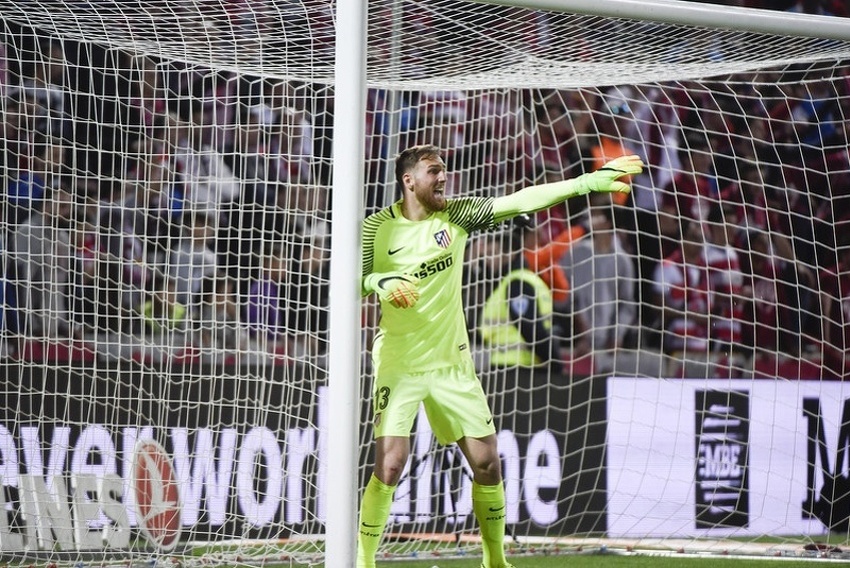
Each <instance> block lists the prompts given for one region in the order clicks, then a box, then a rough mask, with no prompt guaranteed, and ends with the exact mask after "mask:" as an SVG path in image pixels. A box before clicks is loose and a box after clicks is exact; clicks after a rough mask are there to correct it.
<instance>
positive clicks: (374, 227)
mask: <svg viewBox="0 0 850 568" xmlns="http://www.w3.org/2000/svg"><path fill="white" fill-rule="evenodd" d="M392 216H393V212H392V208H391V207H388V208H386V209H382V210H381V211H379V212H377V213H374V214H372V215H369V216H368V217H366V218H365V219H364V220H363V225H362V231H361V236H360V255H361V261H362V264H361V274H360V293H361V294H362V295H363V296H366V295H368V292H367V291H366V290H365V289H364V288H363V280H364V279H365V278H366V277H367V276H369V275H370V274H372V267H373V266H374V264H375V238H376V236H377V234H378V229H380V227H381V225H382V224H384V222H386V221H387V220H388V219H391V218H392Z"/></svg>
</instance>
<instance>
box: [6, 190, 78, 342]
mask: <svg viewBox="0 0 850 568" xmlns="http://www.w3.org/2000/svg"><path fill="white" fill-rule="evenodd" d="M74 208H75V204H74V200H73V197H72V196H71V194H70V193H68V192H67V191H66V190H64V189H62V188H54V189H52V190H51V191H50V192H49V193H48V194H47V195H46V199H45V200H44V202H43V207H42V208H41V210H39V211H36V212H34V213H33V215H32V216H31V217H30V218H29V219H27V220H26V221H24V222H22V223H21V224H20V225H19V226H18V227H17V229H16V230H15V232H14V234H13V236H12V242H11V247H10V251H9V252H10V256H11V259H12V261H13V262H14V270H15V276H16V297H17V303H18V308H19V310H20V314H21V317H22V318H23V322H22V325H23V328H22V330H21V333H22V334H24V335H25V336H27V337H31V338H39V337H43V338H49V339H62V338H64V339H67V338H68V337H70V335H71V333H70V332H71V320H70V318H69V314H68V307H69V301H68V284H69V282H70V276H69V268H70V266H69V265H70V258H71V233H70V230H69V229H70V227H71V221H72V220H73V218H74V215H75V213H74Z"/></svg>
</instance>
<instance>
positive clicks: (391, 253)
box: [387, 247, 404, 256]
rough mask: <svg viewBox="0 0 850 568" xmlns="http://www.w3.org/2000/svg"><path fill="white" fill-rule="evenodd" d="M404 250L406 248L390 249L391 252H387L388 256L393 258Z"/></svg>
mask: <svg viewBox="0 0 850 568" xmlns="http://www.w3.org/2000/svg"><path fill="white" fill-rule="evenodd" d="M403 248H404V247H398V248H397V249H390V250H388V251H387V254H388V255H390V256H392V255H394V254H395V253H397V252H398V251H400V250H401V249H403Z"/></svg>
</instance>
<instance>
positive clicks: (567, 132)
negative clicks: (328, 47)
mask: <svg viewBox="0 0 850 568" xmlns="http://www.w3.org/2000/svg"><path fill="white" fill-rule="evenodd" d="M730 4H737V5H745V6H749V7H769V8H771V9H774V8H780V6H779V4H780V3H779V2H771V3H766V2H752V1H740V2H730ZM761 4H770V6H756V5H761ZM781 9H789V10H798V11H806V12H811V13H822V14H826V13H829V14H833V15H840V16H846V15H847V8H846V7H845V6H844V3H841V2H807V1H800V2H796V3H795V2H785V3H783V6H782V7H781ZM21 38H24V39H21ZM4 52H5V56H4V57H5V65H4V79H3V82H2V104H3V136H2V139H0V142H2V145H3V152H2V153H0V156H2V157H0V159H2V160H3V171H4V172H5V179H4V188H3V195H2V204H3V206H2V208H0V216H2V218H0V225H2V229H3V230H2V232H0V247H2V256H1V257H0V258H2V260H3V263H4V265H3V266H2V276H3V286H0V292H2V294H3V301H2V305H3V310H4V312H3V333H4V337H5V339H6V342H5V349H6V350H7V351H8V354H9V355H11V356H14V357H19V358H24V357H33V358H36V357H45V356H47V355H46V352H44V351H43V350H44V349H46V348H48V347H49V346H51V345H56V344H59V343H61V344H71V345H78V344H95V345H97V347H96V348H95V349H102V350H104V351H105V352H106V354H111V355H115V356H118V357H125V356H130V357H146V356H148V355H146V354H145V353H150V351H145V349H143V348H140V345H142V346H144V345H152V344H156V345H168V348H169V349H170V351H169V353H171V354H172V355H174V354H176V356H180V357H189V358H192V357H196V356H199V354H201V355H203V354H204V353H211V352H215V353H220V354H224V356H225V357H229V358H231V359H232V358H233V357H238V356H239V354H245V353H262V354H264V356H269V357H271V358H275V357H280V358H284V359H287V360H307V361H312V362H316V363H317V364H319V365H321V364H322V361H323V359H324V357H325V356H326V354H327V321H328V288H329V262H328V261H329V256H330V234H329V226H330V225H329V223H330V221H331V219H330V210H331V204H330V192H329V184H330V164H331V144H330V141H331V139H332V136H331V128H332V126H333V113H334V111H335V110H336V109H335V108H334V106H333V98H332V89H331V88H330V87H327V86H324V85H313V84H304V83H299V82H293V81H284V80H278V79H272V78H266V77H255V76H249V75H238V74H236V73H234V72H230V71H220V70H213V69H207V68H203V67H198V66H191V65H187V64H181V63H176V62H173V61H164V60H159V59H156V58H153V57H148V56H138V55H131V54H128V53H123V52H120V51H115V50H105V49H104V50H101V49H98V48H96V47H92V46H88V45H86V46H83V45H82V44H77V43H74V42H68V41H64V42H59V41H57V40H55V39H50V38H45V37H39V36H37V35H35V34H33V35H32V36H31V37H27V36H26V34H24V33H21V35H20V37H18V38H16V39H15V41H14V42H10V43H7V45H5V49H4ZM846 73H847V68H846V67H844V66H835V67H830V68H829V69H825V68H817V67H816V66H807V67H801V68H791V69H788V68H786V69H781V70H777V71H776V72H775V73H773V74H767V75H765V76H763V77H761V78H760V79H759V81H758V83H755V82H752V81H750V80H748V78H747V77H746V76H743V75H742V76H740V77H731V78H727V79H724V80H718V81H716V82H713V83H712V82H672V83H669V84H658V85H646V86H630V87H620V88H613V89H581V90H572V91H555V90H552V91H541V90H533V91H532V90H524V91H523V90H517V91H480V92H479V91H475V92H473V91H469V92H467V91H461V90H457V91H404V92H390V91H386V90H381V89H370V91H369V93H368V95H369V96H368V103H367V104H368V112H367V122H366V126H367V137H368V138H367V140H366V176H367V179H366V183H367V186H366V193H365V197H366V208H367V212H368V211H372V210H374V209H375V208H378V207H381V206H383V205H386V204H388V203H390V202H391V201H393V200H394V199H395V198H396V197H397V196H396V193H395V186H394V181H393V180H392V179H391V178H390V176H391V172H390V171H389V168H388V164H389V163H390V157H391V155H392V154H393V153H394V151H397V150H398V149H399V148H403V147H404V146H406V145H408V144H413V143H420V142H430V143H434V144H437V145H439V146H441V147H442V148H444V149H445V156H444V157H445V159H446V162H447V164H448V166H449V172H450V179H449V191H450V192H454V193H455V194H458V193H460V192H463V193H465V194H468V193H470V192H472V193H477V194H481V195H493V194H499V193H509V192H512V191H515V190H517V189H519V188H521V187H523V186H525V185H528V184H536V183H544V182H547V181H555V180H560V179H564V178H567V177H572V176H576V175H580V174H581V173H583V172H586V171H591V170H593V169H595V168H597V167H599V166H600V165H601V164H602V163H604V162H605V161H607V160H610V159H612V158H614V157H617V156H619V155H623V154H625V153H632V152H633V153H637V154H639V155H641V156H643V157H644V159H645V160H646V161H647V163H648V164H649V167H648V168H647V171H646V172H645V173H644V174H642V175H641V176H637V177H635V179H633V180H631V181H632V183H633V188H634V190H633V193H632V194H631V195H630V196H628V197H626V198H624V199H620V198H617V199H611V198H610V197H603V198H598V197H597V198H593V199H584V198H581V199H576V200H572V201H570V202H568V203H566V204H564V206H562V207H557V208H555V209H554V210H552V211H550V212H547V213H546V214H539V215H538V216H537V218H536V219H534V220H533V221H534V223H533V229H531V230H529V228H528V227H525V232H524V234H523V237H522V246H521V247H520V248H521V250H522V251H523V255H522V256H523V262H524V263H526V265H527V266H529V267H531V268H532V269H533V270H535V271H536V272H538V273H539V274H540V275H541V276H542V277H543V278H544V280H545V281H546V283H547V285H548V286H549V287H550V290H551V292H552V295H553V300H554V306H555V309H554V314H553V326H552V328H551V332H550V337H548V338H546V341H548V342H549V343H550V345H549V347H548V352H549V357H550V358H551V359H553V360H555V361H564V360H566V359H569V358H577V357H582V356H585V355H586V354H589V353H592V354H594V356H595V357H596V356H598V359H599V361H600V364H603V363H601V362H603V361H605V359H606V356H608V355H611V356H613V354H616V353H631V354H634V353H639V352H644V351H646V352H650V351H651V352H657V353H659V354H661V355H664V356H668V357H672V358H673V359H674V360H676V361H688V360H694V361H703V360H711V361H712V362H713V363H715V364H717V365H719V366H722V365H726V366H728V368H729V369H730V371H729V372H732V373H734V372H737V371H739V370H741V369H743V368H744V367H746V366H753V365H758V364H759V362H760V361H761V360H763V359H766V360H768V363H764V364H765V365H767V367H766V368H767V371H766V372H765V374H767V375H770V374H771V373H772V374H774V375H781V374H782V373H783V371H782V370H781V369H780V367H779V365H780V363H779V361H780V360H783V359H788V360H791V361H795V362H797V363H798V365H797V367H796V371H794V370H792V371H790V372H789V373H790V374H791V375H794V374H795V373H796V374H797V375H798V376H799V375H800V374H801V373H802V371H800V366H799V362H800V361H803V360H806V361H809V360H817V365H818V367H817V369H818V370H817V373H818V376H833V377H843V376H845V375H846V374H847V373H848V372H849V371H848V370H847V369H850V367H849V366H848V365H850V361H848V360H847V355H846V353H847V349H846V347H845V346H847V345H850V335H848V330H850V326H848V325H845V323H844V322H845V321H846V320H847V318H848V317H850V315H848V314H850V308H848V306H850V284H848V282H850V280H848V278H850V252H848V251H850V242H848V240H847V235H848V231H846V230H844V229H845V228H846V227H847V226H848V225H847V222H848V221H850V207H847V197H848V196H850V154H848V146H850V126H848V120H847V118H846V116H845V111H844V107H846V100H847V96H848V95H850V77H848V76H847V75H846ZM768 76H769V77H768ZM515 236H516V235H513V237H515ZM502 238H504V234H503V233H494V234H484V235H479V236H476V238H474V239H472V241H471V243H470V249H469V256H470V262H469V263H468V266H469V269H468V274H467V278H468V280H467V286H466V290H467V294H468V298H467V300H468V301H467V303H466V304H467V306H469V313H468V318H469V321H470V331H471V333H472V336H473V338H474V339H475V340H476V341H480V333H479V332H480V329H479V327H478V321H479V318H480V310H481V308H482V306H483V305H484V302H485V300H486V298H487V297H488V296H489V294H490V293H491V292H492V288H493V286H495V284H496V283H497V282H498V281H499V278H500V277H501V276H502V275H503V274H504V271H505V270H506V264H505V263H506V262H508V260H506V259H505V258H504V257H503V256H502V255H501V254H500V252H501V251H503V250H504V246H502V244H501V243H499V242H496V241H497V240H498V239H502ZM512 261H513V260H511V262H512ZM363 317H364V326H365V328H366V329H367V332H368V331H369V330H372V331H373V330H374V328H373V324H374V321H375V320H374V305H367V306H366V308H365V309H364V316H363ZM367 339H368V337H367ZM33 345H39V346H41V347H40V348H39V349H40V350H38V351H37V352H36V351H34V350H33V347H32V346H33ZM45 346H47V347H45ZM535 350H536V351H538V352H540V353H543V352H544V351H545V350H540V349H538V348H536V349H535ZM140 353H141V355H140ZM609 359H610V357H609ZM605 364H608V365H609V369H608V370H610V369H611V368H613V367H610V365H613V363H612V362H611V361H610V360H609V361H608V362H607V363H605ZM718 368H719V367H718ZM643 371H644V372H647V373H656V374H657V373H664V374H666V373H669V372H670V371H669V369H667V368H665V369H659V370H657V371H647V370H646V369H645V368H644V369H643ZM675 372H681V373H682V374H687V372H688V371H687V370H686V369H681V370H680V371H675Z"/></svg>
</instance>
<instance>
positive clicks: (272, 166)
mask: <svg viewBox="0 0 850 568" xmlns="http://www.w3.org/2000/svg"><path fill="white" fill-rule="evenodd" d="M274 120H275V115H274V111H273V109H271V108H270V107H269V106H267V105H265V104H250V105H249V104H243V105H242V107H241V109H240V112H239V113H238V120H237V123H236V132H235V135H234V137H233V140H231V141H229V142H230V143H229V145H228V147H227V148H226V149H225V155H226V156H227V158H228V160H229V162H228V165H229V166H230V169H231V170H232V171H233V173H234V174H235V175H236V176H237V177H238V178H239V179H240V180H242V183H243V189H242V193H241V195H242V199H241V200H240V202H239V204H240V205H243V206H244V205H248V204H249V203H259V204H269V203H273V202H274V200H275V199H276V193H277V190H278V185H280V184H281V183H282V182H283V181H286V178H285V177H282V175H281V174H282V172H286V171H288V170H287V168H285V167H284V166H283V165H282V161H281V157H280V156H278V155H276V154H274V153H273V151H274V148H273V145H272V144H273V131H274Z"/></svg>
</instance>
